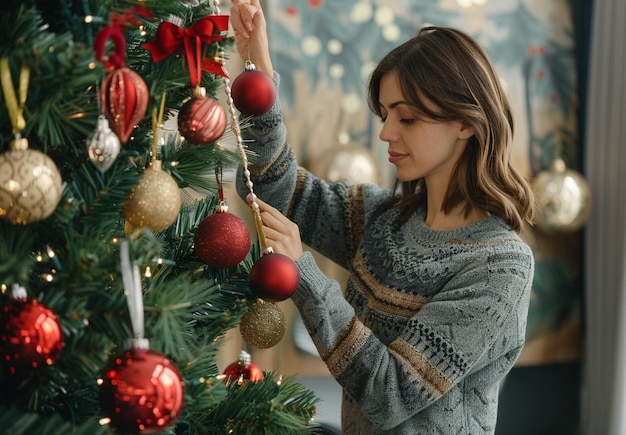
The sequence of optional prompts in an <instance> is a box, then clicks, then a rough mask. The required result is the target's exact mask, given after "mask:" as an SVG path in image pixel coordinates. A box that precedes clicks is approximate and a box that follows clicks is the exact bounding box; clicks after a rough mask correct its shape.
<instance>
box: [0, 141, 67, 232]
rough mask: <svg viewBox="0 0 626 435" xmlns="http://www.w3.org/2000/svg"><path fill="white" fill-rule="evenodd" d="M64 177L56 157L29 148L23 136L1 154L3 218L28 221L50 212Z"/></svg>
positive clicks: (48, 214)
mask: <svg viewBox="0 0 626 435" xmlns="http://www.w3.org/2000/svg"><path fill="white" fill-rule="evenodd" d="M62 190H63V180H62V179H61V174H60V173H59V170H58V169H57V166H56V165H55V163H54V161H53V160H52V159H51V158H50V157H48V156H47V155H45V154H44V153H42V152H40V151H37V150H31V149H28V140H27V139H26V138H23V137H19V138H16V139H15V140H13V141H11V143H10V145H9V151H6V152H4V153H2V154H0V218H2V219H5V220H7V221H9V222H11V223H12V224H21V225H26V224H30V223H33V222H37V221H41V220H44V219H46V218H47V217H48V216H50V215H51V214H52V213H53V212H54V210H55V209H56V207H57V205H58V204H59V201H60V200H61V192H62Z"/></svg>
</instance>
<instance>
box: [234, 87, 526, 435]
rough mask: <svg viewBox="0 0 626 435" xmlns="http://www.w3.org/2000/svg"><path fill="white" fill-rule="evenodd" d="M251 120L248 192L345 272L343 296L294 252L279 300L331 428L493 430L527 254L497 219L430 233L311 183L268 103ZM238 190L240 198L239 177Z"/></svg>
mask: <svg viewBox="0 0 626 435" xmlns="http://www.w3.org/2000/svg"><path fill="white" fill-rule="evenodd" d="M275 80H276V81H278V77H277V76H276V77H275ZM251 122H252V125H251V127H249V128H246V129H245V130H244V131H243V136H244V138H245V139H246V144H247V146H248V148H249V149H250V150H251V151H253V152H254V153H255V154H256V155H255V156H253V157H251V162H252V163H253V165H251V166H250V168H249V169H250V171H251V173H252V175H253V181H254V190H255V193H256V194H257V195H258V196H259V198H261V199H263V200H264V201H266V202H269V203H270V204H272V205H274V206H275V207H276V208H278V209H279V210H281V211H282V212H283V213H285V214H286V215H287V216H288V217H289V218H290V219H292V220H293V221H295V222H296V223H297V224H298V225H299V227H300V234H301V237H302V241H303V242H304V243H305V244H307V245H309V246H310V247H312V248H314V249H315V250H317V251H319V252H320V253H322V254H323V255H325V256H327V257H329V258H330V259H331V260H333V261H335V262H336V263H338V264H339V265H341V266H343V267H344V268H346V269H347V270H348V271H349V272H350V280H349V282H348V284H347V288H346V291H345V294H344V293H343V292H342V290H341V287H340V285H339V284H338V283H337V282H335V281H333V280H331V279H329V278H327V277H326V276H325V275H324V273H322V271H320V269H319V268H318V267H317V265H316V264H315V262H314V259H313V256H312V255H311V254H310V253H308V252H305V253H304V255H303V256H302V257H301V258H300V259H299V260H298V261H297V262H296V264H297V266H298V269H299V271H300V277H301V281H300V285H299V287H298V289H297V291H296V293H295V294H294V295H293V297H292V300H293V302H294V303H295V305H296V306H297V308H298V310H299V312H300V314H301V316H302V318H303V321H304V324H305V325H306V327H307V329H308V331H309V333H310V335H311V337H312V339H313V341H314V343H315V345H316V346H317V349H318V351H319V353H320V355H321V357H322V359H323V360H324V362H325V363H326V365H327V366H328V368H329V370H330V372H331V373H332V375H333V376H334V377H335V379H336V380H337V382H338V383H339V384H340V385H341V386H342V388H343V404H342V431H343V433H344V434H359V435H366V434H367V435H369V434H394V435H401V434H411V435H415V434H454V435H479V434H490V433H493V432H494V430H495V423H496V416H497V402H498V387H499V384H500V381H501V380H502V378H503V377H504V376H505V375H506V374H507V372H508V371H509V370H510V369H511V367H512V366H513V364H514V363H515V361H516V359H517V357H518V356H519V354H520V351H521V350H522V346H523V344H524V335H525V327H526V316H527V312H528V303H529V293H530V288H531V283H532V278H533V268H534V262H533V255H532V252H531V250H530V248H529V247H528V246H527V245H526V244H525V243H524V242H523V241H522V240H521V239H520V237H519V236H518V235H517V234H516V233H515V232H514V231H512V230H511V229H510V228H509V227H508V226H507V225H506V224H505V223H504V221H503V220H501V219H500V218H497V217H493V216H491V217H487V218H485V219H483V220H481V221H480V222H477V223H475V224H472V225H469V226H467V227H464V228H459V229H455V230H451V231H436V230H433V229H430V228H429V227H428V226H426V225H425V223H424V219H425V213H423V212H420V213H417V214H415V215H414V216H412V217H411V218H410V219H409V220H408V221H407V222H403V221H401V220H400V218H399V214H398V211H397V210H396V209H393V208H390V207H387V206H384V205H382V202H383V200H384V199H386V198H388V197H389V195H390V191H389V190H385V189H381V188H380V187H377V186H374V185H357V186H352V187H349V186H347V185H346V184H344V183H341V182H340V183H327V182H325V181H323V180H320V179H318V178H316V177H314V176H312V175H311V174H310V173H308V172H307V171H305V170H304V169H302V168H299V167H298V166H297V163H296V160H295V158H294V154H293V152H292V149H291V148H290V147H289V145H288V144H287V143H286V130H285V127H284V124H283V123H282V118H281V112H280V105H279V103H277V104H276V105H275V106H274V107H273V108H272V109H271V110H270V112H268V113H266V114H265V115H262V116H259V117H256V118H254V119H252V121H251ZM237 184H238V190H239V193H240V194H241V195H242V196H243V195H245V194H247V193H248V191H247V190H246V187H245V185H244V184H243V176H242V174H241V169H240V173H239V176H238V177H237Z"/></svg>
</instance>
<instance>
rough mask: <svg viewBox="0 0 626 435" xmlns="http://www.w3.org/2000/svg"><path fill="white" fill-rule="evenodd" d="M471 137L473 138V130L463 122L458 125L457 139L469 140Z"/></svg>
mask: <svg viewBox="0 0 626 435" xmlns="http://www.w3.org/2000/svg"><path fill="white" fill-rule="evenodd" d="M472 136H474V129H473V128H472V126H471V125H469V124H466V123H464V122H462V123H460V124H459V130H458V132H457V137H458V138H459V139H469V138H470V137H472Z"/></svg>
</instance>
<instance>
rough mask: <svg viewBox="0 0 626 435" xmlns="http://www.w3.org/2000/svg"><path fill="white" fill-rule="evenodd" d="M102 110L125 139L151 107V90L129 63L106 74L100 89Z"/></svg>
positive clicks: (112, 127)
mask: <svg viewBox="0 0 626 435" xmlns="http://www.w3.org/2000/svg"><path fill="white" fill-rule="evenodd" d="M100 98H101V101H102V110H103V112H104V115H105V116H106V117H107V119H108V120H109V123H110V124H111V129H112V130H113V131H114V132H115V134H117V136H118V137H119V138H120V142H122V143H126V142H128V139H129V138H130V135H131V133H132V132H133V129H134V128H135V126H136V125H137V124H139V121H141V120H142V119H143V116H144V115H145V114H146V109H147V108H148V98H149V92H148V87H147V86H146V83H145V82H144V81H143V79H142V78H141V76H140V75H139V74H137V73H136V72H135V71H133V70H131V69H130V68H127V67H122V68H117V69H114V70H113V71H111V72H110V73H108V74H107V75H106V77H105V78H104V81H103V82H102V89H101V90H100Z"/></svg>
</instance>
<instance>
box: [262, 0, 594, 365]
mask: <svg viewBox="0 0 626 435" xmlns="http://www.w3.org/2000/svg"><path fill="white" fill-rule="evenodd" d="M570 1H573V0H552V1H545V0H491V1H489V0H395V1H390V0H268V1H267V2H266V10H267V16H268V22H269V33H270V39H271V48H272V55H273V59H274V67H275V69H276V70H277V71H278V72H279V73H280V75H281V86H280V97H281V102H282V104H283V107H284V111H285V121H286V124H287V127H288V129H289V141H290V143H291V144H292V145H293V146H294V148H295V149H296V152H297V153H298V154H299V158H300V161H301V163H302V164H303V165H304V166H307V167H308V168H309V169H310V170H312V171H313V172H315V173H317V174H318V175H320V176H322V177H325V178H327V179H331V180H334V179H339V178H342V179H345V180H347V181H349V182H357V181H373V182H376V183H378V184H381V185H389V184H390V182H391V180H392V177H393V173H392V172H390V171H391V170H392V167H391V165H389V164H388V163H387V154H386V153H387V147H386V144H384V143H382V142H381V141H380V140H379V139H378V132H379V129H380V126H381V123H380V121H379V120H378V119H377V118H376V117H374V116H373V115H372V114H370V113H369V111H368V110H367V105H366V100H365V93H364V89H365V84H366V82H367V77H368V75H369V72H370V71H371V69H372V67H373V65H375V63H376V62H377V60H378V59H380V58H381V57H382V56H383V55H384V54H385V53H386V52H387V51H389V50H390V49H391V48H393V47H395V46H396V45H398V44H399V43H401V42H403V41H405V40H406V39H408V38H410V37H411V36H412V35H413V34H414V33H415V32H416V30H417V29H418V28H419V27H421V26H423V25H426V24H435V25H446V26H452V27H457V28H460V29H462V30H464V31H466V32H468V33H469V34H471V35H472V36H474V37H475V38H476V39H477V40H478V41H479V42H480V43H481V44H482V45H483V47H484V48H485V49H486V51H487V52H488V53H489V55H490V57H491V58H492V60H493V61H494V63H495V65H496V68H497V69H498V72H499V74H500V76H501V79H502V81H503V83H504V86H505V88H506V90H507V93H508V95H509V98H510V100H511V103H512V105H513V107H514V114H515V122H516V137H515V144H514V145H515V146H514V149H515V163H516V165H517V167H518V168H519V169H520V170H521V171H522V172H524V173H525V174H526V175H527V176H528V177H529V178H532V177H533V176H535V175H536V174H537V173H538V172H540V171H542V170H546V169H547V168H548V167H549V166H550V163H552V161H553V160H554V159H555V157H556V156H560V157H562V158H563V160H564V161H565V162H566V164H567V165H568V166H569V167H570V168H573V169H578V166H579V156H578V150H579V142H578V131H577V120H576V113H577V101H578V100H577V96H576V72H575V71H576V70H575V46H574V29H573V20H572V5H571V4H570ZM525 237H526V238H527V240H528V241H529V242H530V243H531V245H532V246H533V247H534V250H535V254H536V260H537V267H536V276H535V280H534V286H533V287H534V288H533V294H532V300H531V309H530V314H529V322H528V329H527V337H528V340H527V346H526V349H525V351H524V353H523V355H522V357H521V359H520V364H545V363H549V362H557V361H558V362H562V361H572V360H577V359H579V358H580V342H581V332H580V317H581V295H582V289H581V276H580V275H581V273H580V258H579V257H580V246H579V242H580V235H579V234H570V235H565V234H543V233H541V232H540V231H538V230H535V231H533V232H532V233H530V234H526V235H525Z"/></svg>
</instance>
